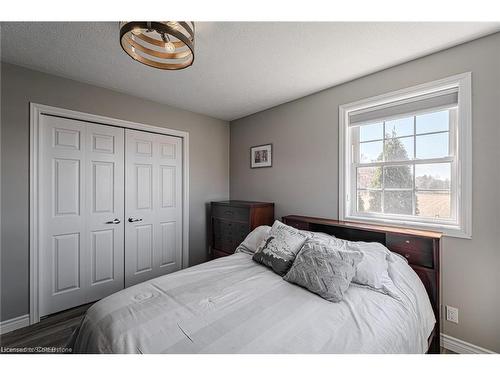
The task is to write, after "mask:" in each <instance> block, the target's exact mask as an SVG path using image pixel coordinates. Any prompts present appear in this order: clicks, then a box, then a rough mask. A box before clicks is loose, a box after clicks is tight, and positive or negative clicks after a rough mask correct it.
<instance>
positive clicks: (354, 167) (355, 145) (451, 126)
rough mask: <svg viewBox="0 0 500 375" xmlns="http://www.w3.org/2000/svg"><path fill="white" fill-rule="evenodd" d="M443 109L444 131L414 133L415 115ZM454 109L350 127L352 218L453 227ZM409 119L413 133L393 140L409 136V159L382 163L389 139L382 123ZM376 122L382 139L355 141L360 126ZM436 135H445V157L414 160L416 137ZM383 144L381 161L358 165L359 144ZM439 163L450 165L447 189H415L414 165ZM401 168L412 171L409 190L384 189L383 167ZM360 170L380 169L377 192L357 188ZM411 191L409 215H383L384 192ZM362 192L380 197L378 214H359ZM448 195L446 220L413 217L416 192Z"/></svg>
mask: <svg viewBox="0 0 500 375" xmlns="http://www.w3.org/2000/svg"><path fill="white" fill-rule="evenodd" d="M444 110H447V111H448V130H440V131H435V132H425V133H418V134H417V131H416V128H417V116H420V115H422V114H426V113H435V112H441V111H444ZM456 111H457V106H449V107H446V108H444V107H439V108H434V109H432V110H428V111H425V112H420V113H414V114H410V113H408V114H403V115H400V116H398V117H395V118H390V119H384V120H377V121H374V122H370V123H366V124H360V125H357V126H354V127H351V128H350V135H349V136H350V138H351V140H352V142H351V147H352V148H353V155H352V156H354V158H353V159H352V162H351V173H352V172H354V176H353V177H354V185H353V184H352V180H351V189H350V190H351V195H352V196H353V198H354V197H355V199H356V200H355V205H354V208H355V210H354V214H355V215H356V216H371V217H376V218H380V217H381V216H382V217H383V218H388V219H391V218H393V219H397V218H404V220H409V221H416V222H422V223H425V222H433V223H436V222H439V223H442V224H450V225H454V224H457V222H458V217H457V212H458V199H459V197H458V194H457V187H456V186H455V181H456V173H455V170H456V166H455V165H456V160H455V144H454V139H453V137H454V135H455V127H456V126H457V124H458V121H457V113H456ZM410 116H413V134H412V135H404V136H400V137H394V139H401V138H410V137H413V156H412V158H411V159H408V160H394V161H386V140H388V139H392V137H389V138H387V137H386V122H387V121H393V120H395V119H398V118H406V117H410ZM376 123H382V124H383V133H382V136H383V138H382V139H370V140H368V141H360V140H359V129H360V127H361V126H366V125H371V124H376ZM353 133H356V136H353ZM440 133H448V156H445V157H440V158H429V159H417V158H416V155H417V145H416V143H417V136H425V135H431V134H440ZM355 139H357V142H356V143H354V142H353V141H354V140H355ZM380 141H382V142H383V145H382V161H376V162H365V163H360V162H359V160H360V159H361V155H360V145H361V144H363V143H372V142H380ZM440 163H449V164H450V189H417V188H416V175H415V166H416V165H418V164H440ZM401 165H409V166H411V168H412V188H411V189H410V188H399V189H395V188H386V187H385V167H387V166H401ZM362 167H380V168H381V169H382V178H381V188H380V189H373V188H371V189H370V188H358V169H359V168H362ZM386 190H387V191H411V192H412V195H411V196H412V214H411V215H404V214H392V213H386V212H385V200H384V199H385V191H386ZM362 191H379V192H380V194H381V198H380V199H381V202H380V204H381V210H380V212H370V211H368V212H362V211H359V199H358V194H359V192H362ZM425 191H429V192H438V191H442V192H448V193H449V194H450V217H449V218H448V217H445V218H441V217H439V218H437V219H436V218H431V217H428V216H424V217H422V216H417V215H416V200H417V193H419V192H425ZM350 207H351V214H352V213H353V212H352V211H353V210H352V208H353V205H352V204H351V206H350Z"/></svg>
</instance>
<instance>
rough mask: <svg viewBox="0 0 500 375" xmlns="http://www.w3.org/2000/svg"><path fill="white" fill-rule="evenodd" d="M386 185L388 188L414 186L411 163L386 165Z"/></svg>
mask: <svg viewBox="0 0 500 375" xmlns="http://www.w3.org/2000/svg"><path fill="white" fill-rule="evenodd" d="M384 187H385V188H386V189H387V188H399V189H404V188H410V189H411V188H412V187H413V167H412V166H410V165H402V166H394V167H385V168H384Z"/></svg>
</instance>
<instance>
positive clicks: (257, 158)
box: [250, 143, 273, 168]
mask: <svg viewBox="0 0 500 375" xmlns="http://www.w3.org/2000/svg"><path fill="white" fill-rule="evenodd" d="M272 166H273V144H272V143H267V144H264V145H258V146H252V147H250V168H271V167H272Z"/></svg>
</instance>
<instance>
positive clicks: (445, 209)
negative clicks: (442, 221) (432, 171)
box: [415, 191, 451, 218]
mask: <svg viewBox="0 0 500 375" xmlns="http://www.w3.org/2000/svg"><path fill="white" fill-rule="evenodd" d="M415 205H416V207H415V209H416V214H417V216H423V217H433V218H450V217H451V194H450V192H449V191H419V192H417V199H416V202H415Z"/></svg>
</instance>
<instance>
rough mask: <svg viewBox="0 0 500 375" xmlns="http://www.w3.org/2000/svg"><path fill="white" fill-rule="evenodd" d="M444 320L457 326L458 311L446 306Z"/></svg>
mask: <svg viewBox="0 0 500 375" xmlns="http://www.w3.org/2000/svg"><path fill="white" fill-rule="evenodd" d="M446 320H448V321H450V322H453V323H456V324H458V309H457V308H456V307H452V306H448V305H447V306H446Z"/></svg>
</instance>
